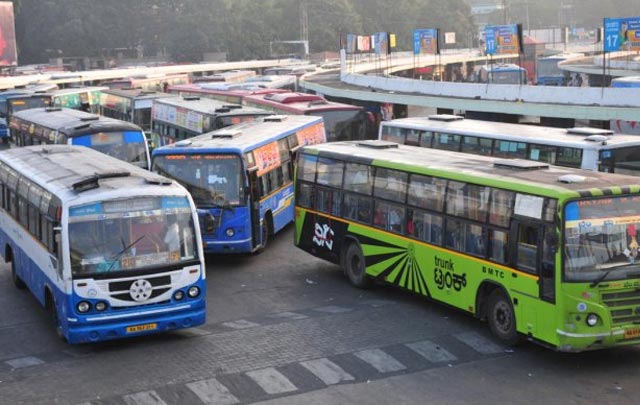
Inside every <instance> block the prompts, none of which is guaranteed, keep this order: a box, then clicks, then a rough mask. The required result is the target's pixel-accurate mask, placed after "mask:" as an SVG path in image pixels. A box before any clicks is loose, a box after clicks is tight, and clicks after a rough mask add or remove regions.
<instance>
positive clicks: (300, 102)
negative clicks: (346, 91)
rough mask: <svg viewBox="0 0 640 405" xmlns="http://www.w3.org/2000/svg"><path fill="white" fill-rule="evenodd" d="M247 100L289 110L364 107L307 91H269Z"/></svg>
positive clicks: (246, 98)
mask: <svg viewBox="0 0 640 405" xmlns="http://www.w3.org/2000/svg"><path fill="white" fill-rule="evenodd" d="M245 100H246V101H247V102H253V103H255V104H258V105H265V106H273V107H278V108H280V109H282V110H283V111H289V112H299V113H300V112H311V111H334V110H353V111H358V110H362V107H359V106H355V105H350V104H343V103H336V102H333V101H328V100H327V99H325V98H324V97H322V96H318V95H316V94H307V93H294V92H287V93H268V94H260V95H258V94H256V95H251V96H246V97H245Z"/></svg>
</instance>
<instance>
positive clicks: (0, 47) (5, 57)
mask: <svg viewBox="0 0 640 405" xmlns="http://www.w3.org/2000/svg"><path fill="white" fill-rule="evenodd" d="M16 49H17V47H16V30H15V23H14V18H13V3H11V2H9V1H0V67H2V66H16V65H17V64H18V54H17V50H16Z"/></svg>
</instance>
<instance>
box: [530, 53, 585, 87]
mask: <svg viewBox="0 0 640 405" xmlns="http://www.w3.org/2000/svg"><path fill="white" fill-rule="evenodd" d="M582 56H584V55H583V54H579V53H570V54H569V53H561V54H557V55H551V56H544V57H539V58H538V60H537V65H538V66H537V67H536V82H537V83H538V85H539V86H564V85H566V84H567V81H568V79H569V71H565V70H563V69H561V68H560V66H559V65H558V64H559V63H560V62H564V61H565V60H567V59H575V58H580V57H582Z"/></svg>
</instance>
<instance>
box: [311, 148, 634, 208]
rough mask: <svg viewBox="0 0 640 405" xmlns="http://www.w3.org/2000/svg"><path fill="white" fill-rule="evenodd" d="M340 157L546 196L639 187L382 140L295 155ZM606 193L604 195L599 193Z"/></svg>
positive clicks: (622, 178) (629, 179) (614, 178)
mask: <svg viewBox="0 0 640 405" xmlns="http://www.w3.org/2000/svg"><path fill="white" fill-rule="evenodd" d="M305 152H306V153H310V154H314V155H319V156H321V157H322V156H324V157H330V158H331V157H333V158H340V159H342V160H346V161H352V162H356V163H365V164H372V165H374V166H381V167H387V168H395V169H399V170H406V171H409V172H414V173H420V174H426V175H437V176H439V177H444V178H449V179H453V180H462V181H469V182H473V183H477V184H487V185H493V186H498V187H499V186H500V185H502V186H505V185H507V184H508V183H510V187H509V188H510V189H513V190H521V191H525V190H526V191H527V192H531V193H535V194H541V195H546V196H556V197H557V196H559V195H565V196H567V197H571V196H573V197H577V196H580V195H584V196H591V195H592V191H593V189H611V188H616V189H617V190H620V188H623V189H624V188H625V187H634V188H635V189H636V191H637V190H638V188H639V187H640V177H636V176H629V175H622V174H614V173H603V172H596V171H590V170H582V169H572V168H567V167H560V166H552V165H548V164H545V163H540V162H532V161H528V160H522V159H500V158H495V157H488V156H479V155H468V154H465V153H460V152H450V151H443V150H433V149H425V148H421V147H419V146H407V145H398V144H397V143H393V142H386V141H378V140H375V141H349V142H331V143H325V144H317V145H309V146H305V147H304V148H303V149H302V151H301V153H305ZM605 194H606V193H605Z"/></svg>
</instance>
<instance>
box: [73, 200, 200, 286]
mask: <svg viewBox="0 0 640 405" xmlns="http://www.w3.org/2000/svg"><path fill="white" fill-rule="evenodd" d="M69 247H70V255H71V272H72V275H73V276H74V277H85V276H88V275H91V274H96V273H118V272H124V271H132V270H140V269H144V268H146V267H150V266H163V265H167V264H169V265H171V264H176V263H181V262H185V261H191V260H194V259H196V258H197V249H196V242H195V227H194V223H193V220H192V218H191V209H190V208H189V202H188V200H187V199H186V198H184V197H166V198H153V197H146V198H132V199H126V200H114V201H106V202H102V203H98V204H91V205H83V206H77V207H71V209H70V211H69ZM127 293H128V292H127Z"/></svg>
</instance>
